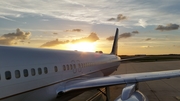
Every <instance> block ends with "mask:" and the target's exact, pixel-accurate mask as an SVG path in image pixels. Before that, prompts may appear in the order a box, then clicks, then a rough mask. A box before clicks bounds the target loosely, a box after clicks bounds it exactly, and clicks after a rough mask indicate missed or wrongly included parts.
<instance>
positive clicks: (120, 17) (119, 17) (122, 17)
mask: <svg viewBox="0 0 180 101" xmlns="http://www.w3.org/2000/svg"><path fill="white" fill-rule="evenodd" d="M125 19H127V17H126V16H123V15H122V14H119V15H118V16H117V21H121V20H125Z"/></svg>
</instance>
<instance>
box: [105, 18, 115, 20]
mask: <svg viewBox="0 0 180 101" xmlns="http://www.w3.org/2000/svg"><path fill="white" fill-rule="evenodd" d="M115 20H116V18H109V19H108V20H107V21H115Z"/></svg>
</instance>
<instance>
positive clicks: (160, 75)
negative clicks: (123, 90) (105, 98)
mask: <svg viewBox="0 0 180 101" xmlns="http://www.w3.org/2000/svg"><path fill="white" fill-rule="evenodd" d="M174 77H180V70H170V71H158V72H144V73H133V74H123V75H114V76H107V77H99V78H92V79H85V80H75V81H72V82H69V83H67V84H66V86H65V87H64V88H63V89H61V90H60V89H59V90H58V91H59V92H63V93H65V92H69V91H74V90H80V89H88V88H99V87H105V86H113V85H119V84H130V83H138V82H143V81H151V80H159V79H169V78H174Z"/></svg>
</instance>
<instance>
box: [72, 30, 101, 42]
mask: <svg viewBox="0 0 180 101" xmlns="http://www.w3.org/2000/svg"><path fill="white" fill-rule="evenodd" d="M97 40H99V37H98V36H97V34H96V33H94V32H92V33H91V34H90V35H89V36H88V37H84V38H80V39H75V40H72V41H71V42H72V43H78V42H95V41H97Z"/></svg>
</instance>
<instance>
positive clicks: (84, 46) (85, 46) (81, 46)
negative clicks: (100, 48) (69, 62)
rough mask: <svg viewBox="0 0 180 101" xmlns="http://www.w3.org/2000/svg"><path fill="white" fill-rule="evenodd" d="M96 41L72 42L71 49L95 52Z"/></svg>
mask: <svg viewBox="0 0 180 101" xmlns="http://www.w3.org/2000/svg"><path fill="white" fill-rule="evenodd" d="M95 46H96V45H95V43H88V42H81V43H76V44H71V45H70V47H69V49H70V50H77V51H84V52H95Z"/></svg>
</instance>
